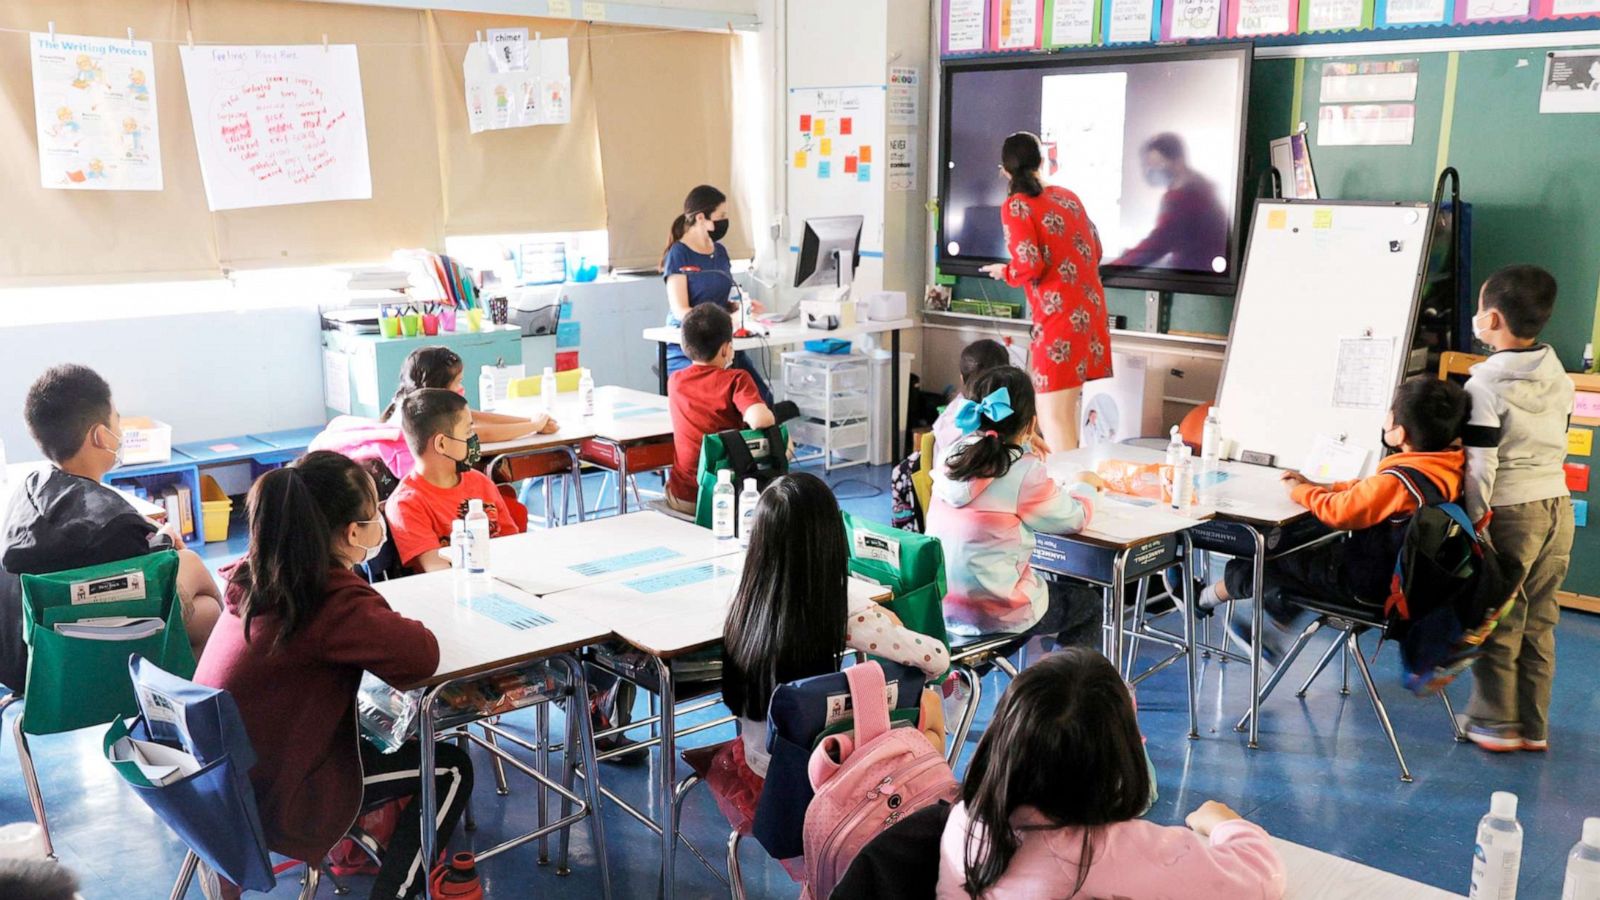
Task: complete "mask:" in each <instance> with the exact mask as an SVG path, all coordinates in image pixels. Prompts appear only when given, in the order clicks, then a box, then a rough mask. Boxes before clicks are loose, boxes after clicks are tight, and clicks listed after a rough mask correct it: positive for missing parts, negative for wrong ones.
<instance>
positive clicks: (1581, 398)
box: [1572, 391, 1600, 419]
mask: <svg viewBox="0 0 1600 900" xmlns="http://www.w3.org/2000/svg"><path fill="white" fill-rule="evenodd" d="M1572 414H1573V415H1575V416H1577V417H1578V418H1580V419H1600V394H1597V393H1595V392H1593V391H1579V392H1578V393H1577V396H1575V397H1574V398H1573V401H1572Z"/></svg>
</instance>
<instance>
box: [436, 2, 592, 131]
mask: <svg viewBox="0 0 1600 900" xmlns="http://www.w3.org/2000/svg"><path fill="white" fill-rule="evenodd" d="M508 30H516V31H521V32H522V33H523V37H524V38H526V36H527V29H525V28H522V29H508ZM490 34H491V36H492V35H493V34H494V32H490ZM504 53H505V48H504V47H500V46H497V45H495V44H493V43H474V44H469V45H468V46H467V52H466V55H465V56H464V57H463V58H462V60H461V72H462V75H463V82H464V84H465V85H466V104H467V127H468V128H469V129H470V130H471V132H472V133H473V134H477V133H479V132H480V131H496V130H499V129H502V128H527V127H530V126H533V125H565V124H567V123H568V122H569V121H571V120H572V102H571V95H572V76H571V74H570V73H569V71H568V68H567V39H566V38H554V39H551V40H539V41H534V42H533V43H532V44H528V45H526V46H525V48H524V50H523V58H524V62H523V65H522V67H521V68H507V69H504V70H501V69H499V68H498V66H499V65H500V64H501V60H500V59H499V58H498V56H497V54H498V55H504Z"/></svg>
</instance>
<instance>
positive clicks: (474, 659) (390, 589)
mask: <svg viewBox="0 0 1600 900" xmlns="http://www.w3.org/2000/svg"><path fill="white" fill-rule="evenodd" d="M454 585H455V573H454V572H451V571H449V570H448V569H447V570H445V571H442V572H430V573H428V574H425V575H412V576H410V577H408V578H396V579H393V580H392V581H383V582H379V583H378V584H376V585H374V587H376V588H377V590H378V593H380V594H382V595H383V597H384V599H385V600H388V601H389V605H390V606H392V607H394V609H395V611H396V612H398V613H400V614H401V615H403V616H407V617H409V618H412V619H416V620H417V621H419V622H421V623H422V624H424V625H426V626H428V630H430V631H432V632H433V634H434V636H435V637H437V638H438V639H439V668H438V669H437V670H436V671H435V672H434V675H433V677H432V678H429V679H428V680H427V681H425V682H423V684H425V685H432V684H438V683H440V682H442V681H446V680H451V679H454V678H459V677H463V676H467V675H472V674H474V673H477V672H487V671H490V670H492V669H498V668H500V667H502V666H507V665H513V664H516V663H519V662H527V661H532V660H536V659H542V658H545V657H549V656H554V655H556V654H558V653H565V652H567V651H569V650H572V649H574V648H576V647H582V646H585V645H588V644H593V643H596V642H597V641H602V640H605V639H606V638H608V637H610V635H611V629H609V628H607V627H606V626H604V625H601V624H597V623H596V622H594V621H592V620H590V619H588V618H585V617H584V616H583V615H581V614H579V613H578V612H576V611H574V610H573V609H571V608H557V607H555V606H554V605H552V604H548V603H544V602H542V601H541V600H540V598H538V597H535V596H533V595H531V594H526V593H523V592H522V591H519V590H517V589H516V588H514V587H511V586H510V585H506V584H499V583H495V584H492V585H491V586H489V587H487V588H479V589H478V590H477V591H476V592H475V595H474V597H473V598H471V599H464V598H457V597H456V596H455V587H454ZM482 594H489V595H492V597H491V598H488V599H489V601H490V602H500V603H509V604H515V606H506V607H504V608H505V610H506V611H507V612H510V613H513V614H516V615H526V614H527V613H529V612H532V613H543V614H544V616H545V617H547V618H549V619H551V620H552V621H550V622H548V623H545V624H537V625H531V626H529V627H517V626H514V625H510V624H505V623H503V622H502V621H500V620H499V619H497V618H495V617H493V616H491V615H490V614H488V611H487V610H486V611H483V612H479V611H474V610H473V609H472V608H470V606H469V604H482V603H484V601H485V599H486V598H484V597H482V596H478V595H482ZM517 607H522V609H521V610H519V609H517ZM395 686H396V687H403V688H413V687H418V686H419V685H395Z"/></svg>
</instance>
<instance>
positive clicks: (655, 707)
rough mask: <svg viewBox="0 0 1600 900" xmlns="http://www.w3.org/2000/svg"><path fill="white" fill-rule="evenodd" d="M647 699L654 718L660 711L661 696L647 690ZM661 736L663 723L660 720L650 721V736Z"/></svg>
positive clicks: (651, 715) (651, 716)
mask: <svg viewBox="0 0 1600 900" xmlns="http://www.w3.org/2000/svg"><path fill="white" fill-rule="evenodd" d="M645 701H646V702H647V703H648V704H649V708H650V718H652V719H654V718H656V715H657V714H658V713H659V712H660V703H661V698H659V697H657V696H656V695H655V692H654V691H645ZM660 736H661V723H660V722H651V723H650V737H651V738H658V737H660Z"/></svg>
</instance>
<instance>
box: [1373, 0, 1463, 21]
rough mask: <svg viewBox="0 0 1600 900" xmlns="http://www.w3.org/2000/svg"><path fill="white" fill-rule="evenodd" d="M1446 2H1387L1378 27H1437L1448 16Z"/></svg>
mask: <svg viewBox="0 0 1600 900" xmlns="http://www.w3.org/2000/svg"><path fill="white" fill-rule="evenodd" d="M1449 12H1450V9H1449V3H1448V0H1387V2H1385V3H1384V4H1383V15H1382V16H1381V20H1380V22H1379V24H1380V25H1437V24H1440V23H1442V22H1444V21H1445V18H1446V16H1447V15H1448V14H1449Z"/></svg>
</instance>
